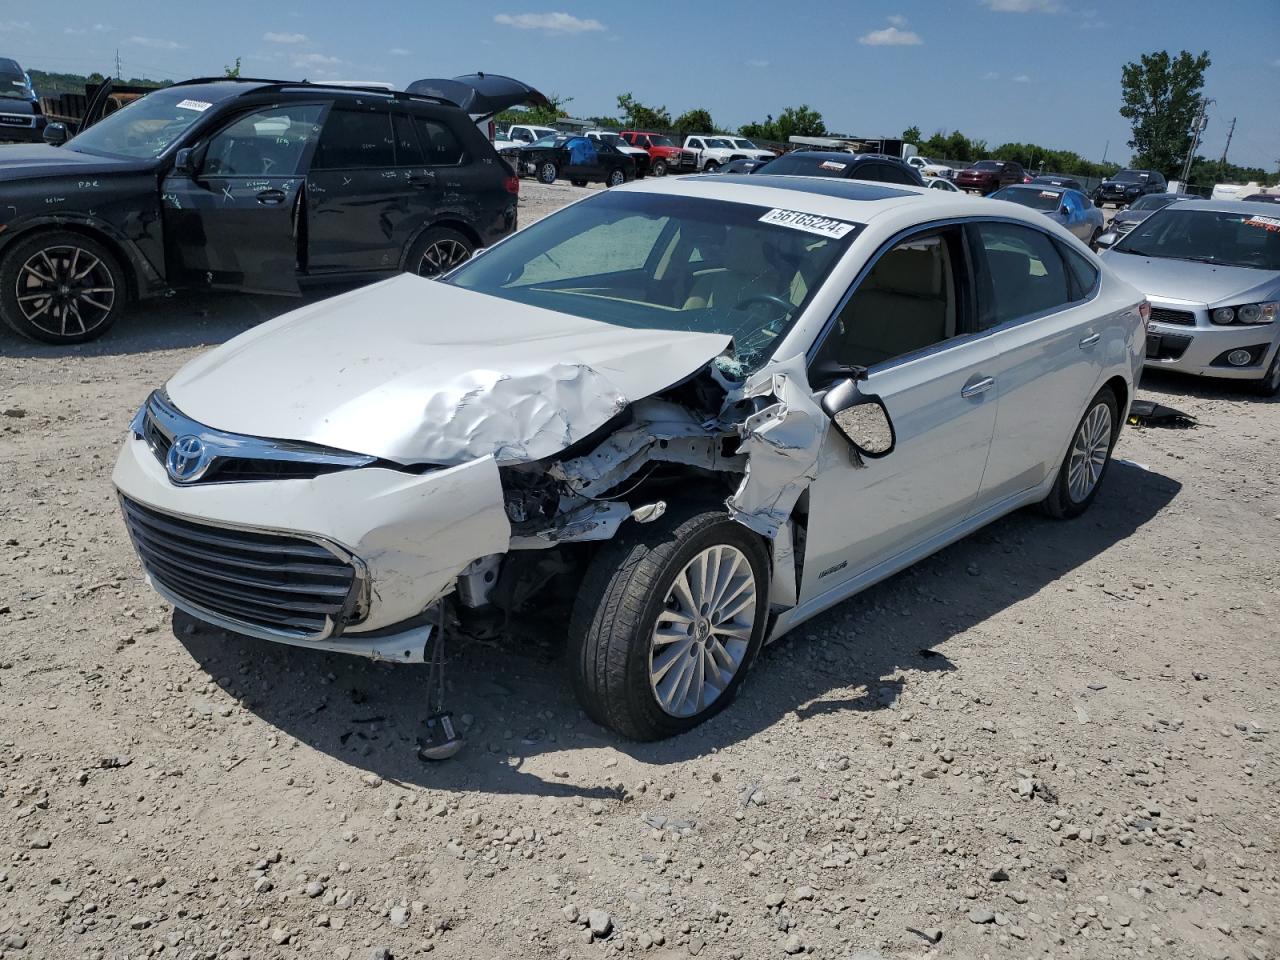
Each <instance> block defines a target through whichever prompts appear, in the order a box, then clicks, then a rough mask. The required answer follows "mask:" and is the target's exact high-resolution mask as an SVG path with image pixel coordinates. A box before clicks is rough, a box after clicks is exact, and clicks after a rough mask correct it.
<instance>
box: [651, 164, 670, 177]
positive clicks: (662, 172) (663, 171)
mask: <svg viewBox="0 0 1280 960" xmlns="http://www.w3.org/2000/svg"><path fill="white" fill-rule="evenodd" d="M649 173H650V174H651V175H652V176H655V177H665V176H666V175H667V161H665V160H655V161H653V169H651V170H650V171H649Z"/></svg>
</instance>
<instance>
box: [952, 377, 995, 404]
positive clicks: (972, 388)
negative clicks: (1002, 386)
mask: <svg viewBox="0 0 1280 960" xmlns="http://www.w3.org/2000/svg"><path fill="white" fill-rule="evenodd" d="M995 385H996V378H995V377H983V378H982V379H981V380H974V381H973V382H972V383H966V384H965V385H964V389H963V390H961V391H960V396H962V397H965V398H966V399H967V398H969V397H976V396H977V395H978V394H980V393H986V392H987V391H988V390H990V389H991V388H992V387H994V386H995Z"/></svg>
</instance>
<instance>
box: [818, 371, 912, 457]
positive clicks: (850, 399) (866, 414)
mask: <svg viewBox="0 0 1280 960" xmlns="http://www.w3.org/2000/svg"><path fill="white" fill-rule="evenodd" d="M822 412H823V413H825V414H826V415H827V416H828V417H830V418H831V422H832V424H834V426H835V428H836V429H837V430H839V431H840V433H841V435H842V436H843V437H844V438H845V439H846V440H848V441H849V443H850V444H851V445H852V446H853V449H854V453H855V457H854V463H855V464H859V465H860V464H861V461H860V458H861V457H868V458H870V459H872V460H878V459H880V458H881V457H885V456H888V455H889V454H890V453H892V452H893V448H894V446H895V445H896V444H897V435H896V434H895V432H894V429H893V420H891V419H890V417H889V411H888V410H886V409H885V406H884V401H882V400H881V399H880V398H879V397H877V396H875V395H874V394H865V393H863V392H862V391H861V390H859V389H858V381H857V380H853V379H849V380H841V381H840V382H838V383H836V384H834V385H832V387H831V389H829V390H828V391H827V392H826V395H825V396H824V397H823V398H822Z"/></svg>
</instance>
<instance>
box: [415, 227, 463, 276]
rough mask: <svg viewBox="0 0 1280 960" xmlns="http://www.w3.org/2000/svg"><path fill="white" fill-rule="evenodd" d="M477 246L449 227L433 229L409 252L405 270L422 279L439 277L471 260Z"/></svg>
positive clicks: (426, 232)
mask: <svg viewBox="0 0 1280 960" xmlns="http://www.w3.org/2000/svg"><path fill="white" fill-rule="evenodd" d="M475 250H476V248H475V244H473V243H472V242H471V241H470V240H468V239H467V238H466V237H464V236H463V235H462V234H460V233H459V232H458V231H457V230H450V229H449V228H448V227H431V228H430V229H429V230H427V231H425V232H424V233H423V234H422V236H420V237H419V238H418V241H417V242H416V243H415V244H414V245H413V248H412V249H411V250H410V251H409V257H408V259H407V260H406V261H405V270H406V271H407V272H409V273H416V274H417V275H418V276H420V277H438V276H441V275H442V274H445V273H448V272H449V271H450V270H452V269H453V268H454V267H456V266H457V265H458V264H460V263H465V262H466V261H468V260H470V259H471V255H472V254H473V253H475Z"/></svg>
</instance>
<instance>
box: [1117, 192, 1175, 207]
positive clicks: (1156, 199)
mask: <svg viewBox="0 0 1280 960" xmlns="http://www.w3.org/2000/svg"><path fill="white" fill-rule="evenodd" d="M1177 199H1178V198H1177V197H1171V196H1164V195H1163V194H1159V193H1148V194H1147V195H1146V196H1145V197H1140V198H1139V199H1138V200H1136V201H1135V202H1133V203H1131V204H1129V209H1130V210H1159V209H1160V208H1161V207H1167V206H1168V205H1169V204H1171V203H1173V201H1175V200H1177Z"/></svg>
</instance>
